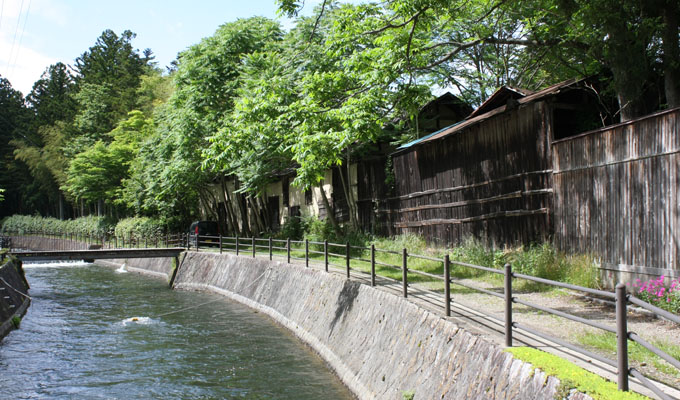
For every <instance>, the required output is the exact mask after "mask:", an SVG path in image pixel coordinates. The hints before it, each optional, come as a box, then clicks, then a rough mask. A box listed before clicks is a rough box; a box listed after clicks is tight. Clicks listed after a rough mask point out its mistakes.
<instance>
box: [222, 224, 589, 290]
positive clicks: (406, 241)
mask: <svg viewBox="0 0 680 400" xmlns="http://www.w3.org/2000/svg"><path fill="white" fill-rule="evenodd" d="M352 242H353V243H352V246H353V247H352V249H351V253H350V268H351V269H353V270H356V271H361V272H364V273H370V270H371V263H370V251H369V250H368V248H370V246H371V245H373V246H375V248H376V252H375V260H376V266H375V268H376V274H377V275H379V276H381V277H386V278H389V279H392V280H396V281H401V280H402V271H401V266H402V262H403V260H402V251H403V249H404V248H406V249H407V254H408V255H407V266H408V270H409V273H408V277H407V279H408V281H409V282H411V283H418V284H421V285H423V286H424V287H426V288H427V289H430V290H441V291H443V290H444V282H443V276H444V263H443V261H433V260H427V259H423V258H419V257H418V256H425V257H429V258H434V259H439V260H443V259H444V256H445V255H446V254H449V255H450V259H451V261H452V264H451V277H452V279H475V280H480V281H483V282H486V283H489V284H490V285H491V286H493V287H497V288H501V287H502V286H503V279H504V278H503V274H494V273H490V272H486V271H481V270H478V269H474V268H470V267H465V266H462V265H460V264H456V262H462V263H466V264H473V265H481V266H484V267H488V268H493V269H497V270H499V272H500V271H502V268H503V265H505V263H510V264H511V265H512V266H513V271H515V272H519V273H524V274H527V275H533V276H538V277H541V278H546V279H552V280H558V281H563V282H568V283H572V284H576V285H580V286H587V287H599V286H600V281H599V272H598V268H597V266H596V264H595V263H594V261H593V259H592V257H587V256H566V255H564V254H561V253H559V252H557V251H556V250H555V249H554V247H553V246H551V245H549V244H542V245H534V246H529V247H517V248H512V249H503V250H491V249H489V248H487V247H486V246H484V245H482V244H481V243H479V242H478V241H474V240H468V241H466V242H465V243H463V244H462V245H460V246H457V247H454V248H444V247H432V246H430V245H428V244H427V243H426V242H425V240H424V239H423V238H422V237H420V236H417V235H413V234H406V235H400V236H396V237H392V238H365V239H364V241H363V242H361V241H360V240H359V239H357V238H354V239H353V240H352ZM257 245H258V249H257V251H258V254H261V253H266V252H267V249H266V247H267V244H266V242H265V241H264V240H262V241H258V243H257ZM259 246H262V247H259ZM227 247H229V248H230V251H233V243H229V244H227V242H225V250H226V249H227ZM239 247H240V251H241V252H242V253H243V254H250V253H251V252H252V247H251V244H250V243H245V242H241V243H240V245H239ZM274 247H285V242H284V241H278V240H276V239H275V241H274ZM361 248H364V249H361ZM309 249H310V254H309V257H310V260H311V261H312V262H315V263H323V262H324V256H323V254H317V253H315V252H322V251H323V245H319V244H310V245H309ZM328 251H329V257H328V261H329V264H331V266H333V267H336V268H345V265H346V259H345V252H346V249H345V246H344V245H340V246H335V245H331V244H329V249H328ZM273 254H274V255H276V256H283V257H285V256H286V251H285V250H281V249H278V250H277V249H274V250H273ZM334 254H335V255H334ZM291 257H293V258H304V257H305V251H304V245H303V244H302V243H300V242H298V243H295V241H294V242H293V244H292V246H291ZM419 271H420V272H425V273H427V274H432V275H437V276H440V277H441V278H433V277H430V276H424V275H422V274H419V273H418V272H419ZM513 288H514V290H515V291H517V292H534V291H551V290H552V291H554V290H556V288H555V287H553V286H549V285H544V284H539V283H535V282H530V281H527V280H523V279H516V280H515V281H514V283H513ZM470 291H471V290H470V289H466V288H461V287H458V286H456V285H453V286H452V292H453V293H467V292H470Z"/></svg>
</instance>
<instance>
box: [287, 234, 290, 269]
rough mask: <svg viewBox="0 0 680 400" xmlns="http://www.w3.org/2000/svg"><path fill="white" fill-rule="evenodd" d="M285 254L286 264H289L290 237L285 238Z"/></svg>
mask: <svg viewBox="0 0 680 400" xmlns="http://www.w3.org/2000/svg"><path fill="white" fill-rule="evenodd" d="M286 256H287V257H288V264H290V238H288V239H286Z"/></svg>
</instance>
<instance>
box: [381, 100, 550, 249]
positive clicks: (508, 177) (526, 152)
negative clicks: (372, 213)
mask: <svg viewBox="0 0 680 400" xmlns="http://www.w3.org/2000/svg"><path fill="white" fill-rule="evenodd" d="M550 137H551V135H550V112H549V105H548V104H547V103H546V102H544V101H538V102H534V103H530V104H526V105H522V106H520V107H519V108H517V109H514V110H511V111H508V112H505V113H503V114H501V115H498V116H495V117H493V118H489V119H488V120H485V121H482V122H480V123H477V124H474V125H472V126H469V127H467V128H465V129H463V130H461V131H459V132H457V133H455V134H452V135H449V136H446V137H444V138H442V139H438V140H433V141H429V142H425V143H421V144H419V145H418V146H414V147H413V148H411V149H408V150H406V151H404V152H402V153H398V154H395V155H394V157H393V163H394V173H395V178H396V196H395V197H392V198H391V199H390V206H389V208H388V209H385V210H379V212H381V213H386V214H388V215H387V218H386V219H387V221H388V223H387V226H388V227H390V230H391V231H390V232H389V233H390V234H402V233H405V232H414V233H418V234H421V235H423V236H424V237H425V238H426V239H427V240H429V241H432V242H440V243H443V244H458V243H460V242H462V241H464V240H465V239H466V238H467V237H469V236H472V237H474V238H477V239H478V240H480V241H482V242H483V243H486V244H488V245H491V246H494V247H502V246H503V245H514V244H518V243H529V242H532V241H541V240H543V239H545V238H547V237H548V236H549V234H550V231H551V228H552V227H551V221H550V215H551V208H552V189H551V188H552V173H551V172H552V171H551V170H550V168H551V160H550V145H549V143H550Z"/></svg>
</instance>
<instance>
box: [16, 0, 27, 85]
mask: <svg viewBox="0 0 680 400" xmlns="http://www.w3.org/2000/svg"><path fill="white" fill-rule="evenodd" d="M30 11H31V0H28V7H26V16H25V17H24V27H23V28H22V29H21V36H19V46H18V47H17V54H16V56H15V57H14V64H12V75H14V69H16V67H17V61H19V53H21V42H22V41H23V40H24V33H25V32H26V23H27V22H28V14H30ZM19 17H21V14H19Z"/></svg>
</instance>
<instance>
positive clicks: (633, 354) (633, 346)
mask: <svg viewBox="0 0 680 400" xmlns="http://www.w3.org/2000/svg"><path fill="white" fill-rule="evenodd" d="M577 340H578V342H579V343H581V344H582V345H584V346H588V347H591V348H595V349H599V350H602V351H604V352H606V353H608V354H610V355H612V356H616V335H614V334H613V333H611V332H602V333H592V332H589V333H585V334H583V335H581V336H579V337H578V339H577ZM651 343H652V344H653V345H654V346H656V347H657V348H659V349H660V350H662V351H664V352H666V353H667V354H668V355H670V356H671V357H673V358H675V359H676V360H677V359H680V346H677V345H674V344H671V343H667V342H663V341H651ZM628 360H629V362H636V363H639V364H643V363H644V364H647V365H651V366H653V367H654V368H656V369H657V370H659V371H661V372H663V373H665V374H667V375H670V376H673V377H675V378H680V371H678V369H676V368H675V367H673V366H672V365H670V364H668V363H667V362H666V361H665V360H663V359H661V358H660V357H659V356H657V355H656V354H654V353H652V352H651V351H649V350H647V349H646V348H644V347H643V346H641V345H640V344H638V343H636V342H633V341H631V340H629V341H628Z"/></svg>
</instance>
